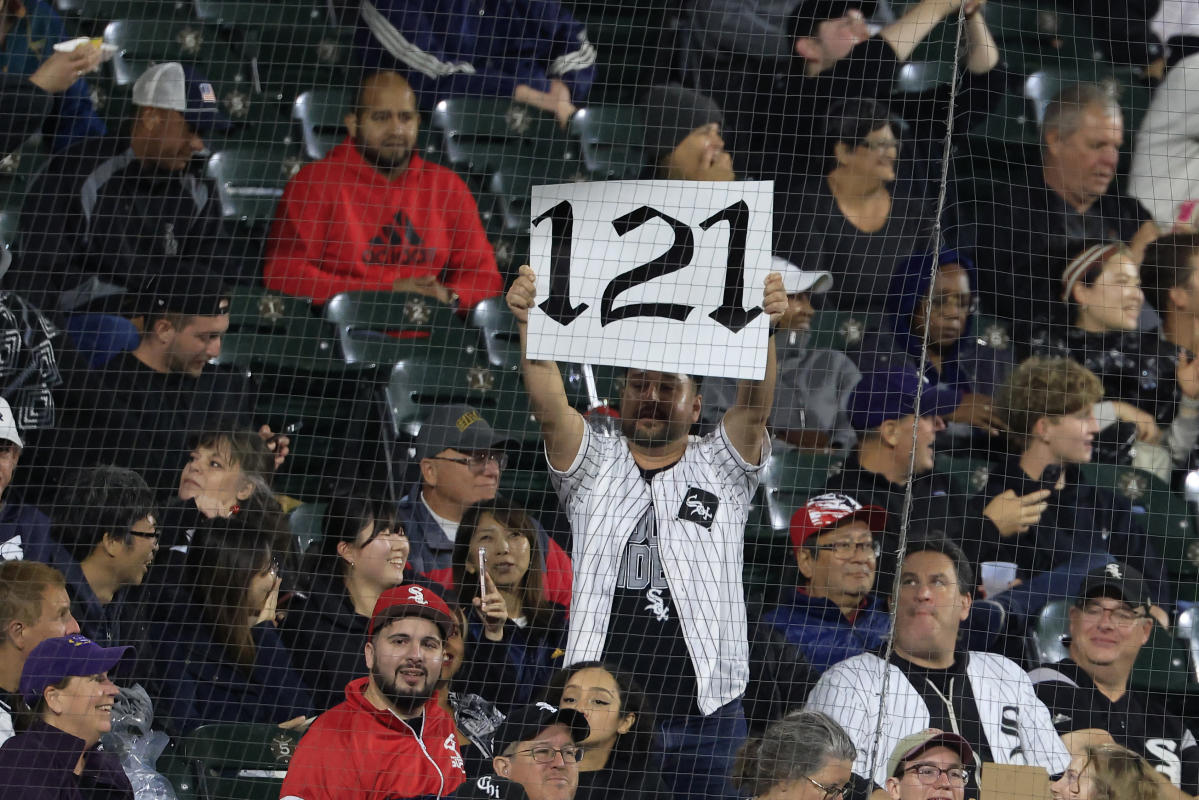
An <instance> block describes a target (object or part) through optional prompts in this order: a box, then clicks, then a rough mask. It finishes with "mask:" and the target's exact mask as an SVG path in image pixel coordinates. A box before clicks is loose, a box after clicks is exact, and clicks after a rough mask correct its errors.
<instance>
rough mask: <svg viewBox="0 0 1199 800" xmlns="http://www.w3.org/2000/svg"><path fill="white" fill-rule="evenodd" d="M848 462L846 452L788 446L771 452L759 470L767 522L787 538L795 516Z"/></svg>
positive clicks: (762, 500) (762, 506) (762, 505)
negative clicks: (819, 451)
mask: <svg viewBox="0 0 1199 800" xmlns="http://www.w3.org/2000/svg"><path fill="white" fill-rule="evenodd" d="M844 462H845V458H844V456H842V455H838V454H833V453H812V452H807V451H802V450H794V449H790V448H788V449H786V450H779V451H778V452H774V453H771V455H770V459H769V460H768V461H767V462H766V466H765V467H763V468H762V471H761V472H760V473H758V475H759V483H760V485H761V487H762V499H761V503H759V504H758V506H759V508H760V509H761V512H762V513H764V515H765V516H764V521H765V522H767V523H768V524H769V527H770V529H771V530H772V531H774V532H775V533H776V534H778V535H780V536H782V537H784V538H785V537H787V536H788V535H789V531H790V530H791V515H792V514H794V513H795V511H796V510H797V509H798V508H799V507H800V506H802V505H803V504H804V503H806V502H807V501H808V499H809V498H811V497H812V496H814V495H816V494H819V493H820V491H821V490H822V489H823V488H824V485H825V483H826V482H827V481H828V479H829V476H831V475H835V474H836V473H837V472H838V471H840V469H841V465H842V464H843V463H844Z"/></svg>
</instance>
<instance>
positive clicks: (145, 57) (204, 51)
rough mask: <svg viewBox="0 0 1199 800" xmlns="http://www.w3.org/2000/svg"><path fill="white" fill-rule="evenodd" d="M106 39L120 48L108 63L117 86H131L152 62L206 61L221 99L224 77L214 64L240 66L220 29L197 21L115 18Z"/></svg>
mask: <svg viewBox="0 0 1199 800" xmlns="http://www.w3.org/2000/svg"><path fill="white" fill-rule="evenodd" d="M103 38H104V43H105V44H111V45H114V46H116V47H117V48H118V50H117V52H116V54H115V55H114V56H113V58H112V61H111V62H109V63H110V65H111V67H112V72H113V80H114V82H115V83H116V85H117V86H132V85H133V84H134V82H136V81H137V79H138V78H139V77H140V76H141V74H142V73H143V72H145V71H146V69H147V68H148V67H149V66H150V65H152V64H157V63H160V62H163V61H179V62H181V63H184V64H193V65H196V64H203V65H204V70H203V71H204V73H205V75H206V76H207V77H208V78H209V79H211V80H212V81H213V82H214V84H217V85H215V86H214V88H215V89H217V90H218V91H217V96H218V98H220V97H222V96H223V95H222V92H221V91H219V90H220V89H221V88H223V87H221V86H220V85H219V84H220V81H219V80H218V77H224V76H218V75H217V74H212V70H211V68H210V67H211V65H214V64H215V65H221V64H225V65H230V66H231V67H233V68H234V70H236V67H237V66H238V59H237V57H236V56H235V54H234V53H233V52H232V50H231V49H230V48H229V47H228V45H226V44H225V43H224V42H221V41H220V40H219V38H218V36H217V31H216V30H215V29H213V28H211V27H209V26H206V25H204V24H203V23H200V22H197V21H195V20H188V19H172V18H170V17H165V18H157V17H149V18H145V19H114V20H113V21H112V22H110V23H108V25H107V26H105V28H104V37H103ZM247 80H248V76H247ZM247 85H248V84H247Z"/></svg>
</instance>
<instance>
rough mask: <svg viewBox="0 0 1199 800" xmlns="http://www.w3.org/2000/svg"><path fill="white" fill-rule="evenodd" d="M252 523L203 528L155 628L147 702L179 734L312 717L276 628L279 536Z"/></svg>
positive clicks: (237, 520)
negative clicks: (152, 703) (217, 725)
mask: <svg viewBox="0 0 1199 800" xmlns="http://www.w3.org/2000/svg"><path fill="white" fill-rule="evenodd" d="M253 523H254V520H253V518H252V517H251V516H250V515H246V514H236V515H234V516H232V517H229V518H228V519H225V518H217V519H214V520H211V521H210V522H209V524H208V525H206V526H205V527H204V528H202V529H201V530H198V531H197V532H196V537H195V539H194V540H193V542H192V545H191V547H189V548H188V553H187V562H186V565H185V568H184V579H183V582H182V585H181V586H180V587H179V594H178V595H177V601H176V602H173V603H169V604H166V605H165V607H160V609H159V614H160V616H159V618H158V619H156V620H155V622H154V623H153V624H152V625H151V642H152V647H153V649H154V669H153V673H152V674H153V678H152V679H151V681H150V683H151V687H150V694H151V696H153V697H154V698H155V699H156V701H157V702H156V711H157V713H158V715H159V717H160V718H161V719H163V720H164V721H165V724H166V726H167V729H168V731H170V732H172V733H176V734H178V733H185V732H187V731H190V730H192V729H193V728H195V727H197V726H199V725H203V724H206V723H212V722H273V723H282V724H287V725H290V726H295V725H298V724H300V723H302V721H303V718H304V717H306V716H307V715H308V714H309V713H311V711H312V709H313V703H312V697H311V694H310V692H309V690H308V687H307V686H306V685H305V684H304V682H303V681H302V680H301V678H300V674H299V672H298V671H297V670H295V669H294V667H293V666H292V662H291V657H290V654H289V652H288V650H287V647H286V646H285V645H284V643H283V641H282V639H281V638H280V637H279V633H278V631H277V630H276V627H275V617H276V615H277V604H278V599H279V586H280V584H281V582H282V575H281V572H282V568H281V565H280V562H279V559H278V553H277V552H276V550H275V547H274V545H275V541H276V537H277V533H276V532H275V531H273V530H269V529H263V528H260V527H257V526H256V525H254V524H253Z"/></svg>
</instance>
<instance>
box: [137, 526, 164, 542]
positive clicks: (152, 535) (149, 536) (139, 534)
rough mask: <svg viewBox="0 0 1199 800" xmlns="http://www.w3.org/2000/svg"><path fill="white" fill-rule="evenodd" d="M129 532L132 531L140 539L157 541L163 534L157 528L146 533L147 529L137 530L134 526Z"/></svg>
mask: <svg viewBox="0 0 1199 800" xmlns="http://www.w3.org/2000/svg"><path fill="white" fill-rule="evenodd" d="M129 532H130V533H132V534H133V535H134V536H137V537H138V538H140V539H153V540H154V541H156V542H157V541H158V537H159V536H161V535H162V534H161V533H159V532H158V531H157V530H156V531H154V532H153V533H146V532H145V531H135V530H133V529H132V528H130V529H129Z"/></svg>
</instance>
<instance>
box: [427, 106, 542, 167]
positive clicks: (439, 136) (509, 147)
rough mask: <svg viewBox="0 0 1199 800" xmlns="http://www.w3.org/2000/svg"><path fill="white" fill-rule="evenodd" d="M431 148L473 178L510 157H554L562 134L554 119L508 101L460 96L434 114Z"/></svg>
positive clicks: (526, 160)
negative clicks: (553, 145)
mask: <svg viewBox="0 0 1199 800" xmlns="http://www.w3.org/2000/svg"><path fill="white" fill-rule="evenodd" d="M429 127H430V129H431V134H432V135H431V136H430V142H429V147H430V150H431V152H433V153H435V154H436V155H437V157H439V158H440V159H441V160H442V161H443V162H444V163H446V164H448V165H449V166H451V167H453V168H454V169H455V170H457V171H459V172H462V173H464V174H467V175H471V176H483V175H486V174H487V173H489V172H491V171H492V170H495V169H497V168H499V167H500V165H501V162H502V161H504V160H505V159H507V160H509V161H510V162H511V161H512V160H513V159H515V160H516V162H517V163H521V162H524V164H525V166H524V167H523V171H525V172H526V173H527V172H528V171H529V170H531V169H532V162H534V161H535V160H538V159H544V158H548V157H551V156H550V151H551V149H552V145H550V144H549V143H558V142H559V141H560V137H559V134H558V126H557V123H556V122H555V121H554V118H553V117H552V116H551V115H549V114H546V113H544V112H542V111H541V110H539V109H536V108H533V107H532V106H527V105H524V104H523V103H515V102H513V101H512V100H508V99H497V98H463V97H455V98H450V99H446V100H441V101H440V102H438V103H437V105H436V106H434V108H433V113H432V115H431V116H430V118H429Z"/></svg>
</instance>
